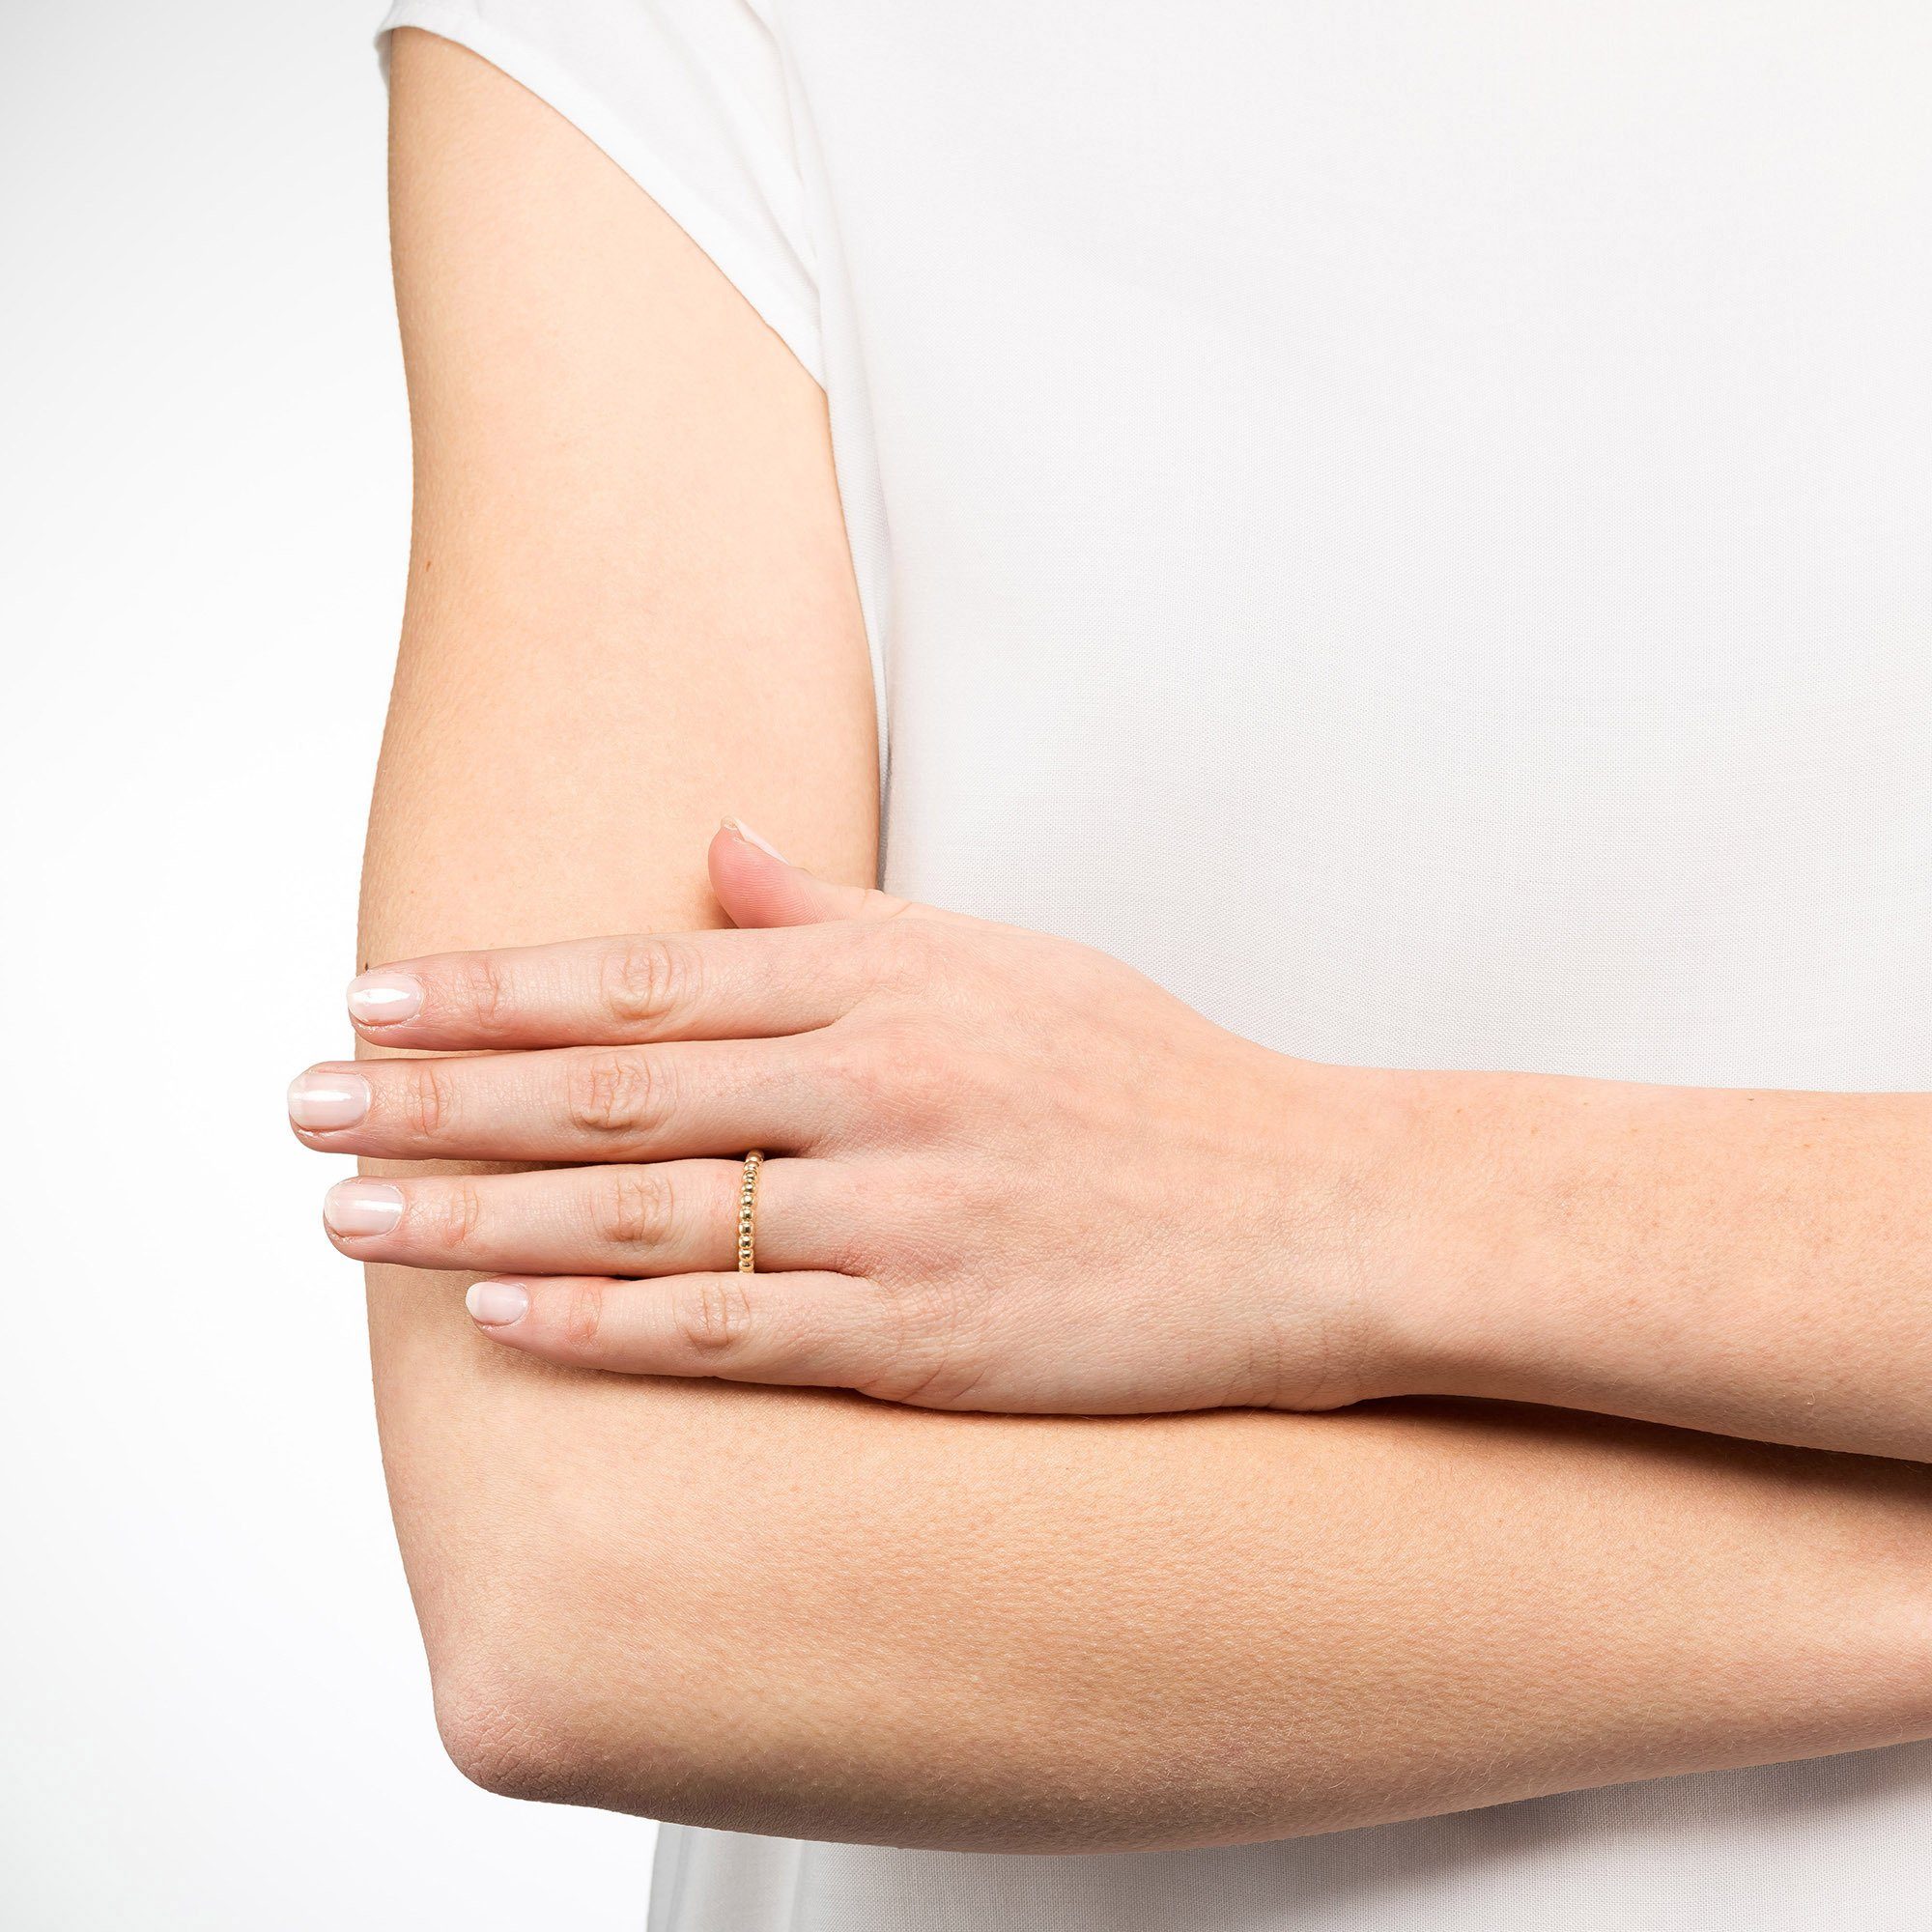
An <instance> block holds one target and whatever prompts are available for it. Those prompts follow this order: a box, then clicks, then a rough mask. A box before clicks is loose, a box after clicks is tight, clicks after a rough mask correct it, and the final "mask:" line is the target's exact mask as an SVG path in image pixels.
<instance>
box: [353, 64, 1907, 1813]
mask: <svg viewBox="0 0 1932 1932" xmlns="http://www.w3.org/2000/svg"><path fill="white" fill-rule="evenodd" d="M394 79H395V116H396V121H395V128H394V151H395V235H396V256H397V283H398V292H399V303H400V308H401V313H402V320H403V327H404V334H405V343H406V349H407V355H408V364H409V378H410V394H411V404H412V413H413V417H414V423H415V433H416V442H417V493H416V530H415V542H414V548H413V555H412V567H411V582H410V588H409V598H408V609H407V615H406V621H405V635H404V640H403V648H402V657H401V663H400V668H399V672H398V677H397V683H396V691H395V696H394V700H393V704H392V709H391V715H390V721H389V728H388V733H387V736H386V739H385V743H384V754H383V762H382V770H381V777H380V780H379V783H378V788H377V796H376V802H375V808H374V812H373V817H372V823H371V829H370V839H369V856H368V867H367V883H366V893H365V904H364V911H363V923H362V940H361V951H362V956H363V959H364V961H365V962H368V961H375V960H381V959H384V958H398V957H407V956H410V955H412V954H416V953H422V952H433V951H439V950H442V949H446V948H453V947H469V946H488V945H497V944H510V943H518V942H525V941H535V940H542V939H549V938H557V937H565V936H570V935H574V934H585V933H590V932H596V931H620V930H632V929H638V928H642V927H652V926H657V927H666V926H670V927H685V926H690V925H694V924H697V923H708V922H710V921H712V920H713V919H715V917H716V914H715V910H714V908H713V907H712V906H711V905H710V903H709V901H708V899H707V896H706V893H705V888H704V884H703V877H704V875H703V869H702V853H703V847H704V842H705V838H706V836H707V835H708V834H709V832H710V831H711V829H712V827H713V826H714V825H715V823H716V820H717V818H718V816H719V815H720V813H721V811H737V812H741V813H742V814H743V815H744V816H745V817H746V818H748V819H749V820H751V821H752V822H753V823H755V824H757V825H759V826H761V827H763V828H764V829H765V830H767V831H769V832H770V833H772V834H773V835H774V836H775V837H776V838H778V839H779V840H780V842H781V844H783V845H784V847H785V848H786V849H787V850H788V851H790V852H792V853H793V854H794V856H796V857H798V858H799V859H801V860H802V861H804V862H805V863H807V864H808V865H810V866H812V867H814V868H816V869H819V870H821V871H825V872H828V873H832V874H836V875H839V876H843V877H846V878H850V879H863V878H867V877H868V876H869V874H870V871H871V868H872V864H873V843H874V811H875V791H876V784H875V771H874V751H873V731H874V725H873V717H872V698H871V681H870V676H869V672H868V668H867V654H866V648H865V639H864V637H863V634H862V626H861V622H860V616H859V611H858V605H857V599H856V596H855V593H854V589H853V583H852V575H851V566H850V560H849V557H848V555H847V553H846V548H845V543H844V537H843V532H842V529H841V527H840V523H839V516H838V497H837V492H836V489H835V487H834V480H833V475H832V469H831V461H830V455H829V449H828V442H827V432H826V422H825V412H824V406H823V399H822V397H821V395H820V393H819V391H818V390H817V388H816V387H815V385H814V384H812V382H811V381H810V378H809V377H808V376H807V375H806V374H805V372H804V371H803V370H802V369H801V368H800V367H799V365H798V364H797V363H796V361H795V360H794V359H793V358H792V356H791V355H790V352H789V351H787V350H786V349H785V348H784V346H783V345H782V344H781V342H779V341H778V339H777V338H776V337H775V336H773V335H772V334H771V333H770V332H769V331H768V330H767V329H766V328H765V327H764V326H763V325H762V324H761V323H760V322H759V321H758V320H757V319H756V317H755V316H753V314H752V312H751V311H750V309H749V308H747V307H746V305H745V304H744V303H743V302H742V301H741V300H740V299H739V298H738V297H737V296H736V295H735V293H734V292H733V291H732V289H731V288H730V287H729V286H728V285H727V284H726V283H725V281H724V279H723V277H722V276H721V275H720V274H719V273H718V271H717V270H715V269H713V268H712V266H711V265H710V264H709V262H708V261H706V260H705V259H704V258H703V257H702V256H701V255H700V254H699V253H698V251H697V250H696V247H695V246H694V245H693V244H692V243H691V242H690V241H687V240H686V239H685V237H684V236H683V235H682V234H681V233H680V232H679V231H678V230H676V229H675V228H674V227H673V226H672V225H671V224H670V222H669V221H668V219H667V218H666V217H665V216H664V215H663V214H661V213H659V212H658V211H657V210H656V209H655V208H654V207H653V206H652V205H651V204H650V203H649V202H648V201H647V200H646V199H645V197H644V196H643V195H642V194H640V193H639V191H638V190H637V188H636V187H635V186H634V185H632V184H631V183H630V182H629V181H627V180H626V179H625V178H624V177H623V176H622V175H621V174H620V173H619V172H618V171H617V170H616V169H615V168H614V167H613V166H612V165H611V163H609V162H608V161H607V160H606V159H604V158H603V156H600V155H599V154H597V153H596V152H595V151H594V150H592V149H591V148H590V147H589V145H588V144H587V143H586V142H585V141H583V140H582V138H581V137H580V136H578V135H577V134H575V133H573V132H572V131H571V130H570V129H569V128H566V127H565V126H564V125H563V124H562V123H561V122H559V121H558V120H557V119H556V118H555V117H554V115H552V114H551V113H550V112H549V111H548V110H547V109H545V108H543V107H541V106H540V105H539V104H538V103H537V102H535V101H534V100H533V99H530V98H529V97H528V96H526V95H525V94H523V93H522V92H521V91H520V90H518V89H517V88H515V87H514V86H512V85H511V84H510V83H508V82H507V81H505V80H504V79H503V78H502V77H501V76H500V75H498V74H497V73H496V72H494V71H492V70H490V69H488V68H486V67H485V66H484V65H483V64H482V63H481V62H479V61H476V60H474V59H473V58H471V57H469V56H468V55H466V54H463V53H461V52H459V51H458V50H457V49H455V48H452V47H450V46H448V45H446V44H443V43H437V42H433V41H429V40H425V39H422V38H420V37H416V36H405V37H402V39H401V41H400V43H399V44H398V45H397V47H396V49H395V63H394ZM459 1288H460V1283H459V1282H458V1281H457V1280H456V1279H454V1278H452V1277H449V1276H440V1275H430V1274H418V1273H412V1272H411V1271H409V1270H405V1269H398V1268H377V1269H374V1270H372V1279H371V1293H370V1315H371V1331H372V1341H373V1348H374V1353H375V1365H376V1380H377V1391H378V1402H379V1413H380V1421H381V1426H382V1431H383V1439H384V1459H385V1464H386V1468H387V1471H388V1477H389V1482H390V1487H391V1494H392V1499H393V1504H394V1510H395V1516H396V1521H397V1526H398V1530H399V1534H400V1537H401V1541H402V1546H403V1550H404V1555H405V1560H406V1564H407V1568H408V1571H409V1576H410V1580H411V1585H412V1590H413V1592H414V1594H415V1597H416V1601H417V1605H418V1609H419V1613H420V1616H421V1621H422V1626H423V1631H424V1634H425V1638H426V1642H427V1646H428V1650H429V1654H430V1659H431V1664H432V1673H433V1677H434V1679H435V1684H436V1691H437V1698H438V1704H439V1710H440V1717H441V1719H442V1722H443V1725H444V1730H445V1735H446V1736H447V1737H448V1739H449V1741H450V1743H451V1747H452V1749H453V1751H454V1753H455V1754H456V1755H457V1757H458V1759H459V1761H460V1762H462V1763H463V1764H464V1765H465V1767H466V1768H467V1769H469V1771H470V1772H471V1773H472V1774H473V1775H475V1776H479V1777H482V1778H484V1779H485V1780H487V1781H490V1782H492V1783H495V1784H497V1785H500V1786H501V1787H503V1788H505V1789H513V1790H519V1791H525V1792H530V1793H536V1794H541V1795H548V1796H556V1797H577V1798H581V1799H583V1800H585V1801H587V1802H592V1803H598V1804H611V1805H615V1806H621V1807H625V1808H632V1809H637V1810H641V1811H646V1812H649V1813H651V1814H653V1815H658V1816H674V1817H686V1818H694V1819H697V1820H699V1821H702V1822H706V1823H714V1824H727V1825H735V1826H739V1827H750V1828H754V1829H756V1828H764V1829H781V1830H791V1831H796V1832H803V1833H821V1834H825V1835H836V1836H844V1837H851V1838H877V1839H884V1840H893V1841H897V1842H901V1843H932V1844H944V1843H950V1844H962V1845H1006V1846H1038V1847H1048V1846H1055V1847H1077V1846H1085V1845H1099V1844H1108V1845H1127V1844H1153V1843H1177V1842H1197V1843H1207V1842H1213V1841H1216V1840H1225V1839H1231V1838H1239V1837H1259V1836H1266V1835H1270V1834H1278V1833H1287V1832H1291V1831H1296V1830H1312V1829H1320V1828H1322V1827H1324V1826H1327V1825H1334V1824H1342V1823H1356V1822H1363V1821H1365V1820H1366V1819H1369V1818H1374V1817H1389V1816H1400V1815H1406V1814H1408V1813H1413V1812H1419V1811H1428V1810H1440V1809H1449V1808H1453V1807H1454V1806H1455V1805H1458V1804H1476V1803H1482V1802H1488V1801H1490V1800H1492V1799H1496V1798H1503V1797H1516V1796H1522V1795H1526V1794H1527V1793H1529V1792H1531V1791H1537V1790H1549V1789H1557V1788H1563V1787H1566V1786H1568V1785H1572V1784H1578V1783H1592V1782H1602V1781H1606V1780H1607V1779H1609V1778H1613V1777H1617V1776H1637V1775H1640V1774H1643V1773H1647V1772H1653V1771H1660V1770H1677V1769H1687V1768H1690V1766H1691V1765H1692V1764H1693V1763H1727V1762H1745V1761H1750V1760H1752V1759H1754V1758H1758V1757H1771V1756H1778V1755H1799V1754H1804V1752H1806V1751H1812V1750H1823V1749H1828V1748H1834V1747H1840V1746H1842V1745H1848V1744H1864V1743H1875V1742H1882V1741H1884V1740H1885V1738H1886V1737H1887V1736H1888V1735H1908V1734H1910V1733H1909V1731H1905V1730H1901V1729H1899V1726H1900V1725H1901V1724H1904V1723H1909V1722H1912V1721H1916V1719H1908V1718H1905V1717H1902V1716H1901V1711H1902V1709H1903V1706H1904V1704H1905V1702H1906V1690H1905V1689H1902V1688H1901V1687H1902V1684H1905V1683H1906V1680H1908V1679H1909V1670H1908V1668H1907V1666H1906V1665H1904V1664H1903V1663H1901V1662H1899V1658H1900V1656H1901V1655H1902V1653H1903V1651H1904V1648H1905V1646H1904V1644H1903V1642H1902V1641H1901V1632H1902V1631H1903V1630H1904V1629H1905V1627H1906V1626H1907V1624H1908V1623H1909V1621H1910V1612H1911V1608H1912V1605H1911V1602H1910V1600H1909V1597H1908V1593H1907V1592H1905V1591H1904V1590H1903V1588H1902V1586H1901V1584H1900V1582H1899V1580H1898V1579H1899V1577H1901V1576H1902V1575H1903V1574H1904V1569H1903V1566H1902V1565H1901V1563H1900V1561H1899V1552H1900V1551H1901V1549H1903V1550H1905V1551H1906V1553H1907V1554H1909V1555H1910V1556H1911V1557H1912V1558H1913V1560H1915V1561H1917V1562H1918V1563H1919V1564H1920V1565H1921V1567H1922V1565H1923V1563H1924V1559H1925V1556H1926V1554H1927V1552H1926V1550H1925V1548H1924V1546H1923V1543H1922V1542H1918V1543H1914V1542H1913V1541H1912V1538H1913V1537H1914V1536H1915V1535H1917V1536H1918V1537H1921V1538H1922V1537H1923V1534H1924V1532H1923V1529H1922V1523H1923V1520H1924V1509H1923V1502H1922V1495H1921V1493H1920V1492H1915V1491H1913V1490H1912V1488H1911V1482H1912V1477H1911V1475H1910V1474H1909V1472H1906V1471H1903V1470H1901V1469H1897V1468H1892V1469H1889V1470H1885V1471H1882V1472H1880V1473H1877V1474H1868V1473H1866V1472H1865V1471H1864V1470H1863V1468H1862V1465H1861V1464H1859V1463H1858V1462H1857V1460H1856V1459H1850V1458H1838V1459H1808V1460H1807V1459H1805V1458H1804V1457H1803V1455H1802V1454H1800V1453H1798V1452H1788V1451H1758V1450H1754V1449H1752V1448H1750V1447H1749V1446H1748V1445H1744V1444H1735V1443H1731V1444H1718V1443H1712V1442H1704V1441H1700V1440H1699V1439H1697V1438H1690V1437H1679V1436H1673V1435H1668V1434H1667V1433H1665V1432H1657V1431H1645V1430H1641V1429H1637V1428H1632V1427H1623V1426H1619V1425H1614V1424H1606V1423H1592V1422H1582V1421H1577V1422H1557V1421H1553V1420H1549V1419H1543V1420H1537V1419H1535V1418H1529V1419H1520V1420H1518V1421H1516V1422H1510V1421H1508V1420H1506V1419H1504V1420H1498V1419H1497V1418H1496V1417H1495V1416H1494V1415H1485V1414H1482V1413H1480V1412H1478V1411H1475V1410H1454V1409H1440V1410H1436V1411H1433V1412H1421V1411H1416V1412H1403V1411H1401V1410H1383V1411H1380V1412H1374V1413H1363V1414H1360V1415H1345V1416H1337V1417H1318V1418H1306V1417H1293V1416H1260V1415H1250V1414H1221V1415H1202V1416H1193V1417H1186V1418H1174V1419H1166V1420H1159V1419H1156V1420H1142V1421H1131V1422H1121V1421H1091V1422H1078V1421H1060V1420H1052V1419H1030V1420H1021V1419H1014V1418H1008V1417H999V1416H963V1415H942V1414H935V1413H927V1412H923V1411H916V1410H911V1409H900V1408H894V1407H891V1406H884V1405H878V1404H872V1403H867V1402H864V1401H861V1400H857V1399H852V1398H844V1397H840V1396H837V1395H830V1394H816V1393H802V1392H799V1393H794V1392H787V1391H777V1390H761V1389H754V1388H747V1387H733V1386H728V1385H721V1384H713V1383H704V1382H689V1383H680V1382H654V1381H644V1380H633V1379H625V1378H614V1377H604V1376H596V1375H585V1374H571V1373H562V1372H556V1371H553V1370H549V1369H546V1368H544V1367H542V1366H541V1365H539V1364H537V1363H535V1362H534V1361H532V1360H531V1359H530V1358H528V1357H526V1356H523V1355H519V1354H516V1353H513V1352H510V1351H507V1350H499V1349H494V1348H492V1347H491V1345H490V1344H489V1343H488V1342H486V1341H484V1340H482V1339H481V1338H480V1337H478V1336H477V1335H476V1334H475V1332H474V1330H473V1328H472V1326H471V1324H470V1323H469V1321H468V1319H467V1317H466V1316H465V1315H464V1313H463V1311H462V1307H461V1299H460V1293H459ZM1634 1594H1635V1595H1636V1596H1637V1597H1639V1598H1640V1600H1641V1608H1640V1611H1639V1612H1638V1613H1636V1614H1632V1613H1631V1604H1632V1601H1633V1596H1634ZM1848 1618H1852V1619H1855V1620H1856V1621H1855V1625H1854V1627H1855V1629H1856V1631H1857V1636H1856V1639H1855V1640H1852V1639H1848V1638H1847V1637H1846V1635H1845V1634H1844V1629H1843V1626H1844V1624H1845V1622H1846V1620H1847V1619H1848ZM1913 1628H1914V1629H1915V1631H1916V1629H1917V1626H1916V1625H1915V1626H1913ZM1906 1688H1908V1689H1909V1688H1910V1686H1909V1685H1907V1687H1906Z"/></svg>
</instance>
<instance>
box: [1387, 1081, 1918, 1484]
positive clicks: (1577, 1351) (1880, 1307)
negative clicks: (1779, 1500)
mask: <svg viewBox="0 0 1932 1932" xmlns="http://www.w3.org/2000/svg"><path fill="white" fill-rule="evenodd" d="M1398 1086H1399V1090H1400V1092H1401V1094H1402V1095H1403V1098H1402V1099H1401V1101H1400V1102H1399V1105H1400V1106H1401V1107H1402V1108H1403V1110H1404V1111H1405V1112H1406V1116H1407V1120H1408V1125H1407V1126H1406V1129H1405V1135H1404V1144H1405V1146H1406V1148H1407V1149H1408V1150H1409V1159H1408V1177H1407V1178H1406V1179H1404V1180H1402V1181H1399V1182H1397V1183H1396V1185H1395V1186H1394V1187H1393V1188H1392V1189H1391V1198H1392V1199H1395V1200H1397V1201H1399V1202H1400V1203H1401V1207H1400V1208H1399V1210H1398V1212H1397V1214H1396V1215H1395V1217H1394V1221H1393V1228H1394V1232H1395V1236H1396V1243H1397V1249H1398V1250H1399V1251H1400V1252H1401V1253H1402V1254H1403V1256H1404V1257H1405V1259H1404V1261H1403V1262H1402V1263H1400V1264H1397V1266H1396V1271H1395V1274H1394V1275H1393V1276H1392V1278H1391V1280H1390V1289H1391V1297H1390V1304H1391V1312H1392V1314H1393V1315H1394V1316H1395V1318H1396V1319H1397V1320H1398V1321H1399V1322H1400V1323H1401V1324H1402V1341H1401V1343H1400V1349H1401V1350H1402V1351H1403V1352H1404V1353H1405V1355H1406V1358H1407V1359H1408V1360H1409V1361H1410V1362H1411V1363H1413V1364H1416V1365H1419V1369H1418V1370H1416V1371H1412V1373H1416V1374H1417V1382H1416V1385H1418V1386H1425V1387H1428V1388H1431V1389H1435V1390H1440V1391H1442V1392H1444V1393H1452V1394H1465V1395H1482V1396H1497V1397H1504V1398H1511V1399H1516V1400H1520V1401H1527V1402H1544V1403H1553V1404H1561V1405H1565V1406H1576V1407H1579V1408H1590V1409H1599V1410H1605V1411H1607V1412H1611V1413H1615V1414H1622V1415H1631V1416H1639V1417H1647V1418H1649V1419H1651V1420H1654V1421H1660V1422H1668V1423H1675V1424H1680V1425H1683V1426H1686V1427H1690V1428H1699V1429H1713V1430H1720V1431H1723V1432H1725V1433H1727V1434H1731V1435H1747V1436H1754V1437H1758V1438H1761V1439H1763V1440H1767V1441H1778V1442H1795V1443H1805V1444H1811V1445H1814V1446H1818V1447H1823V1448H1834V1449H1849V1450H1856V1451H1860V1452H1862V1453H1869V1454H1875V1455H1886V1456H1901V1457H1910V1458H1915V1459H1919V1460H1926V1459H1932V1396H1928V1394H1927V1390H1928V1388H1932V1241H1928V1239H1927V1235H1926V1220H1925V1212H1924V1202H1925V1199H1926V1194H1927V1186H1928V1181H1932V1095H1925V1094H1803V1093H1762V1092H1759V1093H1752V1092H1733V1091H1728V1090H1716V1089H1698V1088H1670V1087H1645V1086H1634V1085H1627V1084H1623V1083H1620V1082H1615V1081H1593V1080H1568V1079H1558V1078H1549V1077H1544V1076H1534V1075H1522V1074H1503V1075H1470V1074H1425V1075H1418V1076H1402V1077H1400V1079H1399V1082H1398Z"/></svg>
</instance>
